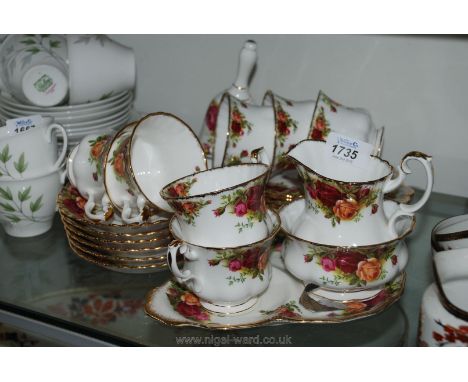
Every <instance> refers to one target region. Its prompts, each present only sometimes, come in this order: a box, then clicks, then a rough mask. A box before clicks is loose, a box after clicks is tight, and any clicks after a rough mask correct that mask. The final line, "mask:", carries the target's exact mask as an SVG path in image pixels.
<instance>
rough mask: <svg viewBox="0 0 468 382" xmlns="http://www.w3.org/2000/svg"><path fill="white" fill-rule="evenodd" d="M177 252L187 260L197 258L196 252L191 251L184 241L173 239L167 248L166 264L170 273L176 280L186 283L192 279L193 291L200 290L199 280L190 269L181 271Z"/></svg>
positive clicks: (197, 291) (198, 291)
mask: <svg viewBox="0 0 468 382" xmlns="http://www.w3.org/2000/svg"><path fill="white" fill-rule="evenodd" d="M177 253H180V254H181V255H183V256H184V257H185V258H186V259H187V260H192V261H193V260H198V256H197V255H196V254H193V253H191V251H190V248H189V247H188V245H187V244H186V243H184V242H183V241H180V240H173V241H172V242H171V243H170V244H169V246H168V248H167V265H168V267H169V270H170V271H171V272H172V274H173V275H174V276H175V277H176V278H177V279H178V281H181V282H184V283H186V282H187V281H192V283H193V291H194V292H195V293H200V291H201V289H202V288H201V285H202V283H201V280H200V278H198V277H196V276H194V275H193V274H192V271H190V270H189V269H186V270H185V271H181V270H180V269H179V267H178V265H177Z"/></svg>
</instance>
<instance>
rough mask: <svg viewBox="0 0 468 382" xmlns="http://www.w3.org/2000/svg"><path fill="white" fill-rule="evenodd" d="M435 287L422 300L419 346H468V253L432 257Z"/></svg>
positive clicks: (467, 250) (465, 249)
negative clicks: (467, 294) (467, 292)
mask: <svg viewBox="0 0 468 382" xmlns="http://www.w3.org/2000/svg"><path fill="white" fill-rule="evenodd" d="M433 269H434V279H435V283H434V284H432V285H430V286H429V287H428V288H427V289H426V291H425V293H424V296H423V299H422V305H421V316H420V325H421V326H420V328H419V345H420V346H468V299H467V298H466V291H467V288H468V249H467V248H462V249H454V250H449V251H441V252H438V253H436V254H435V255H434V256H433Z"/></svg>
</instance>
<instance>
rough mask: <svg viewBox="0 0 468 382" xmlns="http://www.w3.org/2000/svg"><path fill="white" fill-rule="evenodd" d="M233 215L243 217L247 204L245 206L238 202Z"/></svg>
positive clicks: (240, 201)
mask: <svg viewBox="0 0 468 382" xmlns="http://www.w3.org/2000/svg"><path fill="white" fill-rule="evenodd" d="M234 213H235V214H236V216H238V217H242V216H244V215H245V214H246V213H247V204H245V203H244V202H243V201H242V200H239V201H238V202H237V203H236V205H235V206H234Z"/></svg>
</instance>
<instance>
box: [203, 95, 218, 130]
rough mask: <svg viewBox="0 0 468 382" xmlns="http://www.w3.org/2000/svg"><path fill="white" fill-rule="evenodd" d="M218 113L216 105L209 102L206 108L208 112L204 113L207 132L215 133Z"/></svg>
mask: <svg viewBox="0 0 468 382" xmlns="http://www.w3.org/2000/svg"><path fill="white" fill-rule="evenodd" d="M218 111H219V107H218V104H217V103H216V102H215V101H213V102H211V104H210V106H209V107H208V110H207V111H206V116H205V123H206V126H207V127H208V130H210V131H215V129H216V120H217V118H218Z"/></svg>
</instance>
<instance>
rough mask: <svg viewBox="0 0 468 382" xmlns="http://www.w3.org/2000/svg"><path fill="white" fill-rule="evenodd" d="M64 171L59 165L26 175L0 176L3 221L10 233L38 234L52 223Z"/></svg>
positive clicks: (0, 210) (25, 235)
mask: <svg viewBox="0 0 468 382" xmlns="http://www.w3.org/2000/svg"><path fill="white" fill-rule="evenodd" d="M62 175H63V171H62V170H60V169H56V170H53V171H51V172H48V173H46V174H42V175H38V176H35V177H31V178H27V179H5V178H0V223H1V225H2V226H3V228H4V229H5V231H6V233H7V234H8V235H10V236H15V237H31V236H37V235H41V234H43V233H45V232H47V231H48V230H49V229H50V228H51V227H52V224H53V220H54V215H55V211H56V204H55V201H56V198H57V194H58V192H59V191H60V188H61V187H62V180H63V176H62Z"/></svg>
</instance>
